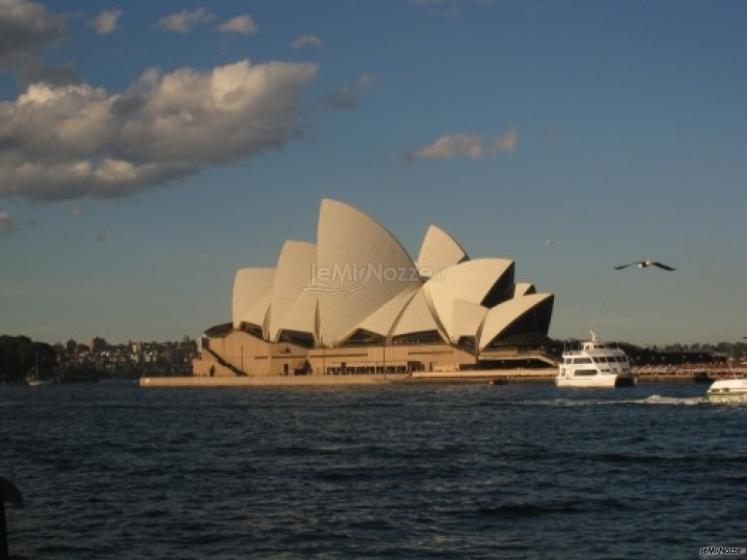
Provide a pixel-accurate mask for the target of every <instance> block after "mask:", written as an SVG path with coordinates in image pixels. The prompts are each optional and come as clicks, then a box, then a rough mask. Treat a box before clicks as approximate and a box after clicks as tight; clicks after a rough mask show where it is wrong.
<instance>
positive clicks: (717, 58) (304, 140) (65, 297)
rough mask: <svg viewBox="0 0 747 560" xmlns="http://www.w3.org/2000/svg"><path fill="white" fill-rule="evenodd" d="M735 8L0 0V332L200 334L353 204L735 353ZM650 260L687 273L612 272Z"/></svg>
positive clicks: (622, 327) (599, 321)
mask: <svg viewBox="0 0 747 560" xmlns="http://www.w3.org/2000/svg"><path fill="white" fill-rule="evenodd" d="M745 22H747V3H744V2H739V1H723V2H718V3H707V2H690V1H686V0H684V1H680V0H678V1H660V2H612V1H598V0H594V1H578V2H567V3H558V2H549V1H547V2H523V1H522V2H519V1H511V0H505V1H497V0H496V1H490V0H382V1H373V0H370V1H367V2H364V1H362V2H345V1H343V0H339V1H332V0H326V1H321V2H308V1H297V2H292V1H280V2H276V1H264V2H262V1H255V2H240V1H220V2H219V1H213V2H193V1H184V2H175V1H163V2H157V3H156V2H149V1H138V0H130V1H128V2H122V1H120V2H117V1H116V0H114V1H107V2H98V1H89V0H86V1H69V2H63V1H57V2H47V3H41V2H39V3H34V2H30V1H27V0H0V333H5V334H25V335H28V336H31V337H32V338H34V339H39V340H43V341H47V342H57V341H64V340H67V339H68V338H74V339H77V340H81V341H85V340H88V339H90V338H91V337H92V336H93V335H98V336H103V337H105V338H107V339H108V340H109V341H110V342H125V341H127V340H167V339H178V338H181V337H182V336H183V335H185V334H188V335H190V336H198V335H199V334H200V333H201V332H202V331H204V329H206V328H207V327H209V326H211V325H214V324H217V323H223V322H227V321H230V319H231V317H230V312H231V311H230V310H231V301H230V300H231V287H232V283H233V276H234V273H235V271H236V270H237V269H238V268H242V267H247V266H273V265H274V263H275V259H276V257H277V254H278V252H279V250H280V248H281V246H282V243H283V241H284V240H286V239H302V240H310V241H313V240H314V237H315V232H316V220H317V213H318V209H319V203H320V201H321V199H322V198H325V197H330V198H336V199H340V200H343V201H346V202H348V203H350V204H353V205H354V206H356V207H358V208H360V209H361V210H363V211H364V212H366V213H368V214H369V215H371V216H373V217H375V218H376V219H377V220H379V221H380V222H381V223H383V224H384V225H385V226H386V227H387V228H389V229H390V230H391V231H392V232H393V233H394V234H395V235H396V236H397V237H398V238H399V239H400V240H401V241H402V243H403V245H404V246H405V247H406V248H407V249H408V251H409V252H410V254H411V255H412V256H413V258H415V257H416V256H417V253H418V249H419V246H420V242H421V240H422V237H423V235H424V233H425V230H426V229H427V227H428V225H429V224H431V223H435V224H438V225H440V226H442V227H443V228H444V229H446V230H447V231H449V232H450V233H452V234H453V235H454V236H455V237H456V238H457V239H458V240H459V241H460V243H461V244H462V245H463V246H464V247H465V249H466V250H467V251H468V253H469V254H470V256H472V257H507V258H512V259H515V260H516V278H517V281H523V280H526V281H531V282H533V283H535V285H536V286H537V287H538V290H539V291H544V292H552V293H554V294H555V309H554V314H553V321H552V325H551V328H550V335H551V336H553V337H584V336H585V335H587V334H588V330H589V329H594V330H595V331H597V333H599V334H601V335H602V336H604V337H605V338H607V339H610V340H627V341H631V342H635V343H639V344H666V343H673V342H680V343H692V342H717V341H736V340H739V339H741V338H742V336H747V287H746V286H747V283H746V282H745V279H747V249H746V248H745V240H746V238H747V235H746V234H747V217H746V214H747V184H746V179H747V177H746V175H747V174H746V172H747V157H746V156H747V109H746V108H745V100H746V99H747V58H746V57H745V56H744V53H745V52H747V23H745ZM638 259H655V260H660V261H662V262H664V263H666V264H668V265H671V266H673V267H675V268H677V270H676V271H675V272H666V271H663V270H659V269H645V270H639V269H634V268H630V269H626V270H623V271H615V270H613V266H615V265H619V264H623V263H627V262H631V261H635V260H638Z"/></svg>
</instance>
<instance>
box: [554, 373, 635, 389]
mask: <svg viewBox="0 0 747 560" xmlns="http://www.w3.org/2000/svg"><path fill="white" fill-rule="evenodd" d="M555 384H556V385H557V386H558V387H569V388H579V389H614V388H615V387H634V386H635V385H636V378H635V377H633V376H631V375H618V374H611V375H610V374H602V375H589V376H583V377H582V376H574V377H566V376H562V375H559V376H557V377H556V378H555Z"/></svg>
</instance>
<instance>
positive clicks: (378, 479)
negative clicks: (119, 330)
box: [0, 383, 747, 560]
mask: <svg viewBox="0 0 747 560" xmlns="http://www.w3.org/2000/svg"><path fill="white" fill-rule="evenodd" d="M704 392H705V387H702V386H664V385H644V386H642V387H639V388H635V389H618V390H616V391H610V392H597V391H591V392H589V391H585V392H580V391H563V392H561V391H559V390H558V389H556V388H555V387H552V386H549V385H543V386H536V385H508V386H502V387H501V386H499V387H493V386H490V385H469V386H457V385H441V386H433V387H424V386H418V387H387V388H377V387H369V388H354V389H317V390H309V389H291V390H238V389H237V390H216V389H213V390H188V389H182V390H178V389H177V390H166V389H164V390H141V389H139V388H138V387H137V386H136V385H134V384H129V383H100V384H93V385H69V386H62V385H58V386H45V387H33V388H29V387H0V474H1V475H4V476H6V477H8V478H10V479H12V480H14V481H15V482H16V483H17V484H18V485H19V486H20V488H21V490H22V492H23V494H24V497H25V499H26V507H25V508H23V509H9V510H8V515H9V521H10V525H11V530H12V535H11V538H12V541H11V545H12V551H14V552H15V553H16V554H19V555H22V556H23V557H26V558H30V559H45V558H65V559H67V558H71V559H95V560H102V559H129V558H132V559H135V558H137V559H143V558H178V559H182V558H183V559H189V558H211V559H214V558H216V559H226V558H250V557H252V558H269V557H272V558H314V557H316V558H522V559H524V558H579V559H581V558H584V559H585V558H605V559H611V558H635V557H638V558H696V557H697V556H698V548H699V547H700V546H703V545H733V546H747V437H745V435H746V432H745V426H747V407H714V406H710V405H707V404H703V403H702V399H701V397H702V395H703V394H704Z"/></svg>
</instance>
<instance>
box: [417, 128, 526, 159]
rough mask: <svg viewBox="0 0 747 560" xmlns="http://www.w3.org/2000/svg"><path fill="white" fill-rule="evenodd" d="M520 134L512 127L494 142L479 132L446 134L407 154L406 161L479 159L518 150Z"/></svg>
mask: <svg viewBox="0 0 747 560" xmlns="http://www.w3.org/2000/svg"><path fill="white" fill-rule="evenodd" d="M518 141H519V136H518V133H517V132H516V129H514V128H512V129H510V130H507V131H506V132H505V133H503V134H501V135H500V136H498V137H497V138H496V139H495V140H494V141H493V142H485V141H484V140H483V138H482V137H481V136H479V135H477V134H466V133H460V134H446V135H444V136H441V137H440V138H438V139H437V140H436V141H435V142H433V143H432V144H429V145H427V146H423V147H422V148H419V149H417V150H415V151H413V152H410V153H409V154H407V155H406V156H405V160H406V161H417V160H422V159H431V160H432V159H452V158H458V157H466V158H469V159H471V160H478V159H482V158H484V157H492V156H496V155H499V154H506V153H512V152H514V151H516V148H517V146H518Z"/></svg>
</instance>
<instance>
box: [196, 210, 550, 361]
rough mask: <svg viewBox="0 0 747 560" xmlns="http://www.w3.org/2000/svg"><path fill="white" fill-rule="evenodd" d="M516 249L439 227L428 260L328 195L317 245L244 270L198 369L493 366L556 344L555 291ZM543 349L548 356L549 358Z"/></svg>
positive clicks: (431, 234)
mask: <svg viewBox="0 0 747 560" xmlns="http://www.w3.org/2000/svg"><path fill="white" fill-rule="evenodd" d="M514 273H515V264H514V261H512V260H510V259H502V258H482V259H475V260H471V259H470V258H469V256H468V255H467V253H466V251H465V250H464V249H463V248H462V247H461V245H459V243H458V242H457V241H456V240H454V238H452V237H451V236H450V235H449V234H448V233H446V232H445V231H444V230H442V229H441V228H439V227H437V226H430V228H429V229H428V231H427V233H426V235H425V239H424V240H423V244H422V246H421V249H420V254H419V257H418V260H417V262H413V260H412V259H411V258H410V256H409V255H408V254H407V252H406V251H405V250H404V248H403V247H402V245H401V244H400V243H399V241H398V240H397V239H396V238H395V237H394V236H393V235H392V234H391V233H390V232H389V231H388V230H387V229H386V228H384V227H383V226H382V225H380V224H379V223H378V222H376V221H375V220H373V219H372V218H371V217H369V216H367V215H366V214H364V213H363V212H361V211H360V210H358V209H356V208H353V207H352V206H349V205H348V204H345V203H342V202H338V201H335V200H323V201H322V204H321V210H320V215H319V225H318V231H317V243H316V244H312V243H307V242H303V241H286V242H285V244H284V245H283V248H282V251H281V253H280V256H279V258H278V262H277V266H276V267H275V268H245V269H241V270H239V271H238V272H237V273H236V278H235V281H234V287H233V320H232V322H231V323H226V324H223V325H217V326H215V327H212V328H210V329H208V330H207V331H206V332H205V336H204V337H203V339H202V341H201V342H202V343H201V348H202V352H201V356H200V358H198V359H196V360H195V361H194V363H193V371H194V374H195V375H289V374H313V375H324V374H352V373H395V372H407V371H418V370H441V371H449V370H454V371H456V370H460V369H468V368H469V369H474V368H475V367H490V366H491V365H494V364H496V363H498V362H501V363H503V362H506V361H509V362H510V361H511V360H512V359H515V358H517V357H521V356H523V355H522V354H519V353H517V348H518V347H536V346H538V345H541V344H542V343H544V342H546V341H547V340H548V339H547V332H548V329H549V326H550V320H551V317H552V308H553V301H554V296H553V295H552V294H549V293H537V292H536V290H535V287H534V285H533V284H530V283H527V282H516V281H515V279H514ZM540 359H542V358H541V356H540Z"/></svg>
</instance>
